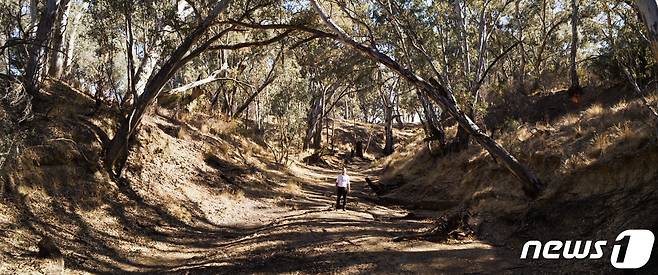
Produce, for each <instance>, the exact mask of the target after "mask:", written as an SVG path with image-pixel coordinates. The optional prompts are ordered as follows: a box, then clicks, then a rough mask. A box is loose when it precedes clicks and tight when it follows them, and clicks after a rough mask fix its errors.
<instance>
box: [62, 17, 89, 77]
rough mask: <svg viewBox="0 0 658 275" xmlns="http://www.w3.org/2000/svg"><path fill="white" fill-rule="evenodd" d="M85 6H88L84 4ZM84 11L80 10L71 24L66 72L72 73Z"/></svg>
mask: <svg viewBox="0 0 658 275" xmlns="http://www.w3.org/2000/svg"><path fill="white" fill-rule="evenodd" d="M84 7H87V6H86V5H84ZM82 15H83V12H78V13H77V14H76V15H75V17H74V19H73V23H72V24H71V32H69V36H68V40H67V42H66V58H65V59H64V65H63V68H64V70H65V71H66V73H65V74H67V75H68V74H69V73H70V69H71V64H72V62H73V54H74V53H75V46H76V41H77V39H78V29H79V27H78V25H79V24H80V23H79V22H80V19H81V18H82Z"/></svg>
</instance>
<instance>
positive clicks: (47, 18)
mask: <svg viewBox="0 0 658 275" xmlns="http://www.w3.org/2000/svg"><path fill="white" fill-rule="evenodd" d="M59 5H60V0H47V1H46V6H45V7H44V11H43V13H42V14H41V19H39V24H38V25H37V31H36V34H35V36H34V41H33V42H32V45H31V46H30V51H29V57H28V61H27V66H26V68H25V84H26V88H27V91H28V92H29V93H31V94H33V95H35V94H37V93H38V92H39V85H40V84H41V78H42V77H43V66H44V63H45V62H46V60H47V57H48V44H49V43H48V42H49V40H50V39H49V36H50V32H51V30H52V28H53V24H54V22H55V18H56V17H57V10H58V9H59Z"/></svg>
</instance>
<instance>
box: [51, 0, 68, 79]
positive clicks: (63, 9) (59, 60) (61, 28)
mask: <svg viewBox="0 0 658 275" xmlns="http://www.w3.org/2000/svg"><path fill="white" fill-rule="evenodd" d="M69 6H70V1H69V0H62V1H61V3H60V5H59V9H58V11H57V18H56V21H55V25H54V26H53V30H52V43H51V49H52V51H53V53H52V54H51V55H50V60H49V61H48V63H49V64H48V76H50V77H53V78H59V77H61V76H62V73H63V72H64V59H65V58H66V56H65V47H64V46H65V43H64V42H65V40H64V34H65V32H66V27H67V25H68V24H67V23H68V18H69V10H70V9H69Z"/></svg>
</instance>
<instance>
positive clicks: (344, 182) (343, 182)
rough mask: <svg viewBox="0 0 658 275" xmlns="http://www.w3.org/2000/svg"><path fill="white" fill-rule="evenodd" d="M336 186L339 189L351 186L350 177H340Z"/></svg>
mask: <svg viewBox="0 0 658 275" xmlns="http://www.w3.org/2000/svg"><path fill="white" fill-rule="evenodd" d="M336 186H338V187H348V186H350V176H348V175H342V174H341V175H339V176H338V178H337V179H336Z"/></svg>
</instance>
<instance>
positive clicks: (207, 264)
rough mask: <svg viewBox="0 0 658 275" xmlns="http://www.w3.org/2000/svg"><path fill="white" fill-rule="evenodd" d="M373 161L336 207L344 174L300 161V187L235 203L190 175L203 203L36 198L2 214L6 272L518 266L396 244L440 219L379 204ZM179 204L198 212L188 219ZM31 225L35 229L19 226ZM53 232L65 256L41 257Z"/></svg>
mask: <svg viewBox="0 0 658 275" xmlns="http://www.w3.org/2000/svg"><path fill="white" fill-rule="evenodd" d="M368 167H369V164H368V163H361V164H354V165H352V166H350V167H349V171H351V172H350V176H351V177H352V189H353V190H352V193H351V194H350V195H349V197H348V206H347V207H348V210H347V211H340V210H339V211H334V210H333V209H332V206H333V204H334V200H335V196H334V192H335V190H334V188H335V187H334V185H333V181H334V177H335V175H336V173H337V172H336V171H334V170H328V169H324V168H319V167H314V166H306V165H303V164H299V163H296V164H294V165H293V166H292V167H291V168H290V169H289V171H290V173H289V174H287V175H285V177H282V179H287V180H289V181H291V182H296V184H295V188H293V189H290V190H289V191H290V192H289V194H287V193H286V192H281V191H280V190H278V191H275V190H270V191H268V192H266V193H267V194H263V195H262V196H257V197H253V198H251V197H250V196H249V194H247V195H246V196H245V197H244V198H242V199H237V200H231V199H227V198H225V197H224V196H214V195H212V192H211V190H212V188H213V187H212V185H208V184H206V185H207V186H205V187H203V188H202V187H200V185H196V184H193V185H190V183H185V184H187V185H181V186H178V187H176V188H174V189H172V190H173V191H168V192H178V193H181V196H183V195H184V196H183V197H189V198H193V199H194V200H188V201H187V202H185V201H182V200H178V201H177V200H173V199H168V200H167V201H166V202H164V203H158V202H157V201H152V199H147V198H150V197H154V195H153V194H154V193H153V192H155V191H152V190H150V189H147V187H149V186H139V185H138V184H123V185H121V186H122V187H120V189H121V195H120V196H119V201H117V198H116V197H107V198H105V199H106V202H105V204H103V206H102V207H100V208H92V209H90V210H87V211H83V210H78V209H75V208H70V207H59V208H56V210H57V212H50V209H51V207H50V206H49V204H40V203H39V202H38V201H37V200H35V199H26V200H24V201H22V202H21V203H20V204H17V203H16V202H13V203H14V205H17V206H12V207H9V206H8V205H11V203H10V202H5V203H0V206H2V207H3V208H2V210H3V211H2V213H5V216H6V217H5V216H2V217H0V218H2V220H3V222H2V223H0V224H1V225H2V226H0V229H2V230H4V231H0V233H1V234H0V235H1V236H2V238H0V247H2V248H3V249H4V250H5V251H6V252H5V253H4V254H0V263H2V264H0V274H4V273H17V272H18V273H25V272H28V273H35V274H40V273H46V274H50V273H52V272H53V270H64V274H78V273H87V272H92V273H98V272H131V273H149V274H150V273H175V274H186V273H192V274H197V273H211V274H218V273H219V274H230V273H341V274H349V273H377V274H382V273H385V274H386V273H390V274H399V273H431V274H437V273H451V274H454V273H458V274H462V273H497V274H500V273H512V272H513V271H514V270H516V271H518V270H517V269H515V268H517V267H518V262H516V261H515V260H514V259H516V257H517V256H516V252H513V251H509V250H506V249H504V248H498V247H493V246H491V245H488V244H486V243H482V242H472V243H464V244H451V245H448V244H437V243H431V242H425V241H404V242H393V241H392V238H393V237H395V236H399V235H401V234H405V233H410V232H414V231H421V230H426V229H428V228H430V226H431V221H430V220H408V219H405V218H404V217H405V216H406V214H407V213H408V212H407V211H405V210H404V209H400V208H396V207H387V206H382V205H378V204H377V203H375V201H376V200H375V198H374V197H373V195H372V193H371V192H370V190H369V187H367V185H366V184H365V182H364V177H365V176H369V177H373V176H376V174H377V172H376V171H374V170H368ZM272 180H274V179H272ZM278 180H281V179H277V181H278ZM181 184H182V183H181ZM254 184H257V183H254ZM258 184H263V183H258ZM191 186H196V188H198V189H194V188H191ZM244 188H246V187H244ZM260 189H263V188H262V187H261V188H260ZM260 189H259V190H260ZM245 190H246V189H245ZM268 190H269V189H268ZM284 190H285V188H284ZM266 191H267V190H266ZM263 192H264V191H263ZM149 194H151V195H150V197H149ZM251 195H253V194H251ZM155 197H158V196H155ZM190 201H192V202H190ZM175 202H177V203H178V204H175ZM178 208H184V209H187V210H186V211H185V212H182V213H192V214H185V215H183V217H188V218H186V219H184V220H181V217H180V215H176V213H177V212H175V211H174V210H175V209H178ZM12 209H13V210H12ZM16 209H22V210H23V213H22V214H21V213H19V212H16ZM12 211H13V212H14V213H13V214H12V215H9V214H11V213H12ZM18 217H23V218H20V219H19V218H18ZM20 221H23V222H24V223H25V225H26V226H14V225H15V224H17V223H19V222H20ZM3 228H4V229H3ZM35 232H36V233H37V234H35ZM44 233H45V234H47V235H49V236H52V237H53V238H54V239H55V240H56V242H57V243H58V244H59V245H60V247H61V248H62V252H63V254H64V258H63V261H61V259H60V260H53V259H37V258H36V257H35V253H36V250H37V249H36V245H35V244H36V243H37V242H38V241H39V239H40V237H39V236H38V234H44ZM19 248H20V249H19ZM62 266H64V268H63V269H62ZM54 272H56V273H59V271H54Z"/></svg>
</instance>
